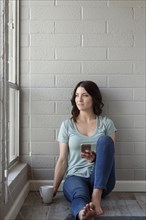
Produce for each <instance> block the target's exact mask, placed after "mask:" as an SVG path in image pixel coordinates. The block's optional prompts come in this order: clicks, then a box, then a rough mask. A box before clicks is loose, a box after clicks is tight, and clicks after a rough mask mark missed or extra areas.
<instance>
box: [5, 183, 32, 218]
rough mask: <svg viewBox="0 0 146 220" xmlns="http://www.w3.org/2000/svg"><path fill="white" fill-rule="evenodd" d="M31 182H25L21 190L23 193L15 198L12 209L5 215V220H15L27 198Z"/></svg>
mask: <svg viewBox="0 0 146 220" xmlns="http://www.w3.org/2000/svg"><path fill="white" fill-rule="evenodd" d="M29 186H30V184H29V181H28V182H27V183H26V184H25V186H24V188H23V189H22V190H21V193H20V194H19V196H18V197H17V199H16V200H15V202H14V203H13V206H12V207H11V209H10V211H9V212H8V214H7V215H6V216H5V218H4V220H15V219H16V217H17V215H18V213H19V211H20V209H21V207H22V205H23V203H24V200H25V199H26V197H27V195H28V193H29V191H30V188H29Z"/></svg>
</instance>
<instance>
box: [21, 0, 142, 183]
mask: <svg viewBox="0 0 146 220" xmlns="http://www.w3.org/2000/svg"><path fill="white" fill-rule="evenodd" d="M20 27H21V32H20V38H21V41H20V42H21V76H20V79H21V86H22V92H21V158H22V161H26V162H28V163H29V164H30V166H31V167H32V173H33V176H34V178H35V179H48V178H49V179H53V175H54V167H55V161H56V159H57V157H58V152H59V150H58V143H57V141H56V137H57V134H58V130H59V127H60V124H61V122H62V120H64V119H66V118H67V117H70V111H71V105H70V98H71V95H72V90H73V88H74V86H75V85H76V83H77V82H79V81H80V80H84V79H89V80H93V81H95V82H96V83H97V84H98V85H99V87H100V88H101V92H102V94H103V100H104V103H105V109H104V113H105V114H106V115H107V116H109V117H110V118H111V119H113V121H114V122H115V125H116V127H117V128H118V132H117V141H116V173H117V179H118V180H144V179H145V156H144V155H145V152H146V148H145V1H144V0H137V1H136V0H135V1H129V0H111V1H106V0H105V1H98V0H92V1H91V0H82V1H78V0H68V1H67V0H66V1H65V0H48V1H43V0H36V1H35V0H30V1H28V0H22V1H21V23H20ZM30 151H31V153H32V157H29V152H30Z"/></svg>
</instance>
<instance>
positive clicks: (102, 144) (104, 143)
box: [96, 135, 115, 152]
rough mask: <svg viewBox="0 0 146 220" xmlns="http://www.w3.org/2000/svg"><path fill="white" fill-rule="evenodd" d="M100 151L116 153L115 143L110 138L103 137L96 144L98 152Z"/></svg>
mask: <svg viewBox="0 0 146 220" xmlns="http://www.w3.org/2000/svg"><path fill="white" fill-rule="evenodd" d="M99 149H102V150H104V149H105V150H108V151H112V152H114V151H115V149H114V141H113V139H112V138H111V137H110V136H107V135H101V136H100V137H99V139H98V141H97V144H96V151H98V150H99Z"/></svg>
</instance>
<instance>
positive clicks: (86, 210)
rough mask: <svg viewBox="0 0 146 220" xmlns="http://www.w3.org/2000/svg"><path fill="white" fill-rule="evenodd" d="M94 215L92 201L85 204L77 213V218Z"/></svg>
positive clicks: (86, 219) (83, 219)
mask: <svg viewBox="0 0 146 220" xmlns="http://www.w3.org/2000/svg"><path fill="white" fill-rule="evenodd" d="M94 216H96V212H95V206H94V204H93V203H92V202H90V203H89V204H87V205H86V206H85V207H84V208H83V209H82V210H81V211H80V212H79V214H78V219H79V220H89V219H90V218H92V217H94Z"/></svg>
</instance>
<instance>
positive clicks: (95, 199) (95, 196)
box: [92, 189, 103, 215]
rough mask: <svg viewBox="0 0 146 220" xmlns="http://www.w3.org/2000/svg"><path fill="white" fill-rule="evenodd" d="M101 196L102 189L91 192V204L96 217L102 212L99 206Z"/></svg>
mask: <svg viewBox="0 0 146 220" xmlns="http://www.w3.org/2000/svg"><path fill="white" fill-rule="evenodd" d="M101 195H102V189H94V190H93V193H92V202H93V204H94V205H95V211H96V215H102V214H103V210H102V208H101V205H100V202H101Z"/></svg>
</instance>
